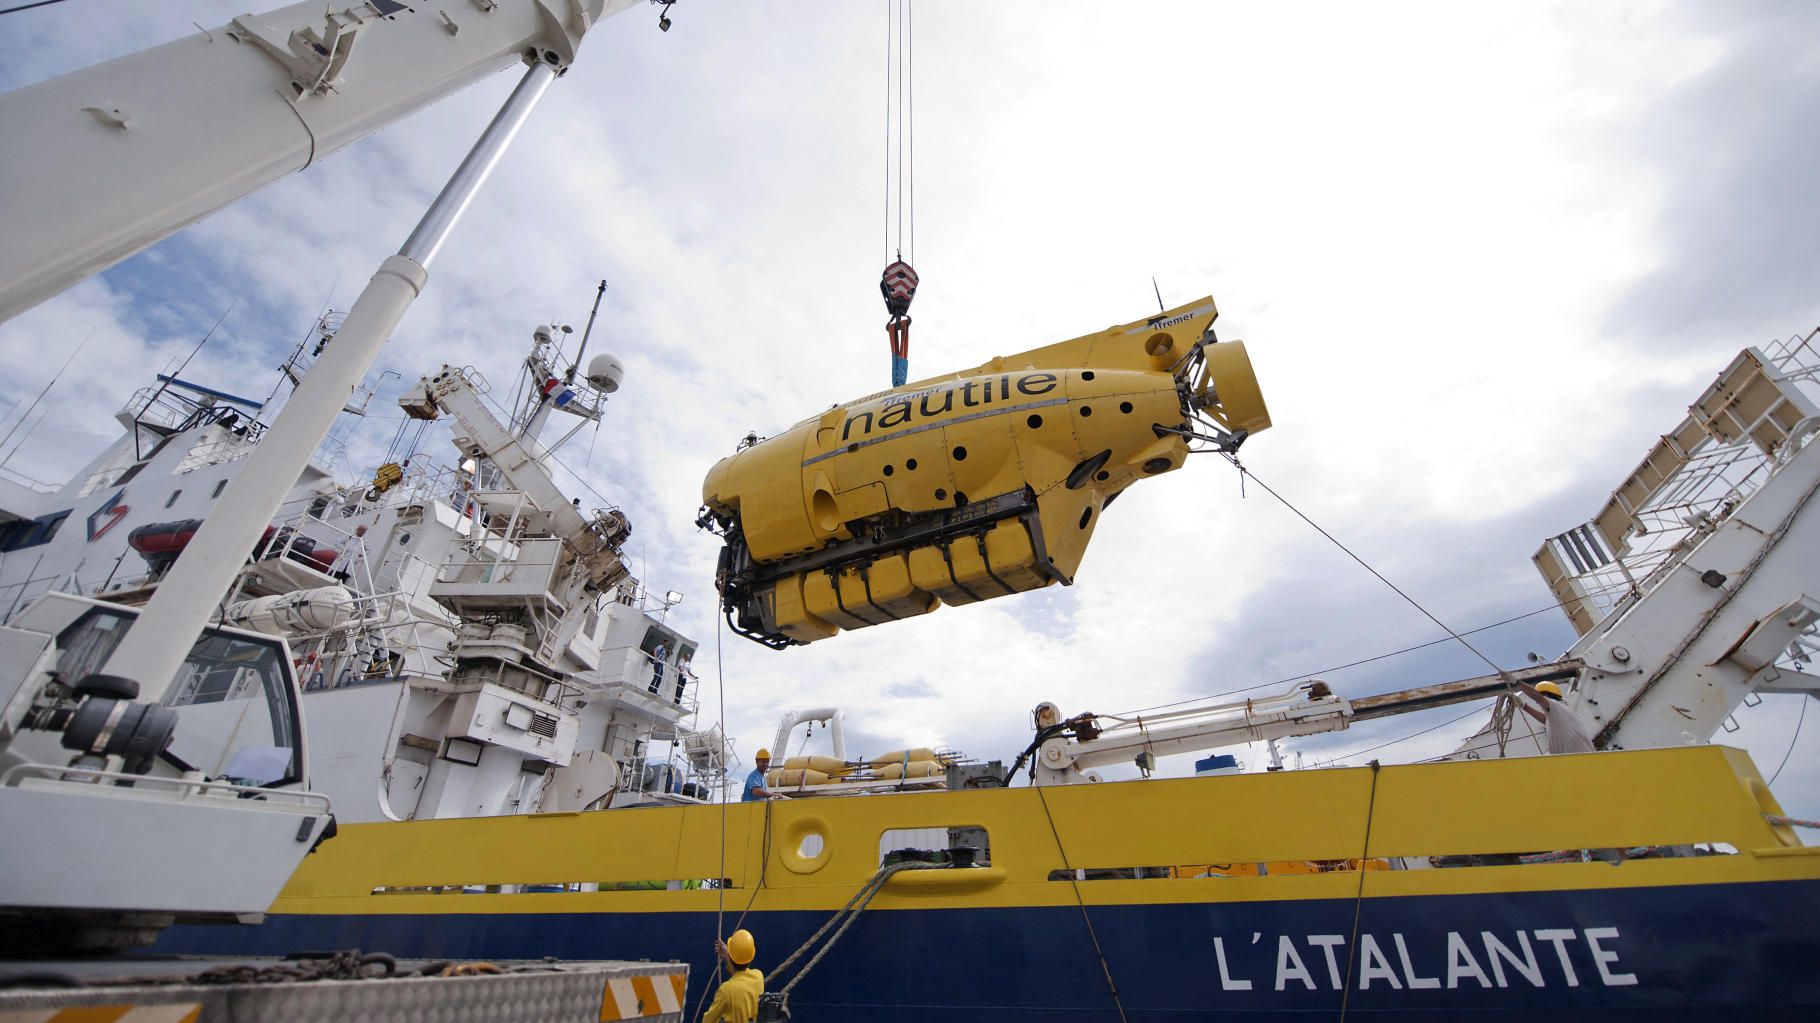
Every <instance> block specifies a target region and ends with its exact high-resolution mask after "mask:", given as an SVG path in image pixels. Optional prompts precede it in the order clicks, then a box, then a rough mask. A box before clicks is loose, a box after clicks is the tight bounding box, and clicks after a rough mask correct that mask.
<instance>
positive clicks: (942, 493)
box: [935, 487, 948, 501]
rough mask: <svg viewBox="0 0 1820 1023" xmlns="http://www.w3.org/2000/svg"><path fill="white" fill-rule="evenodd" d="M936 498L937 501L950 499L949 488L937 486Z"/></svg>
mask: <svg viewBox="0 0 1820 1023" xmlns="http://www.w3.org/2000/svg"><path fill="white" fill-rule="evenodd" d="M935 499H936V500H937V501H946V500H947V499H948V491H947V489H946V488H943V487H936V488H935Z"/></svg>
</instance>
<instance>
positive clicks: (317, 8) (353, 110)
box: [0, 0, 637, 321]
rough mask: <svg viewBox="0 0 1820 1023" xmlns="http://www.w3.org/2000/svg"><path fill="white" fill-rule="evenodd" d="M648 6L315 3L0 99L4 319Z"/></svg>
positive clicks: (562, 61)
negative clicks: (510, 69) (286, 178)
mask: <svg viewBox="0 0 1820 1023" xmlns="http://www.w3.org/2000/svg"><path fill="white" fill-rule="evenodd" d="M636 3H637V0H486V2H478V0H477V2H474V3H471V4H442V5H438V6H437V8H435V9H432V8H429V7H427V6H425V5H414V6H411V7H407V6H406V5H405V4H402V3H398V2H396V0H364V2H354V0H335V2H332V3H330V4H329V5H327V6H326V9H325V5H323V4H322V3H314V2H305V3H298V4H293V5H291V6H289V7H283V8H280V9H278V10H275V11H272V12H270V13H268V14H264V15H258V16H255V15H251V14H247V15H242V16H240V17H238V18H235V19H234V20H233V21H232V22H231V23H229V24H227V25H223V26H220V27H218V28H213V29H206V30H201V31H198V32H197V33H196V34H195V35H191V36H186V37H184V38H182V39H178V40H176V41H174V42H170V43H166V44H164V45H162V46H155V47H152V48H151V49H147V50H141V51H140V52H138V53H134V54H130V55H128V56H125V57H121V58H119V59H117V60H113V61H109V62H106V63H103V64H98V65H95V66H94V67H91V68H86V69H84V70H81V71H75V72H71V73H69V74H66V75H62V76H59V77H57V78H53V79H50V80H48V81H44V82H40V83H38V84H35V85H29V86H26V87H24V88H21V89H16V90H13V91H12V92H9V93H6V94H4V95H0V137H4V138H5V139H6V140H7V142H6V145H4V146H0V182H5V201H4V202H0V237H5V238H7V239H8V242H7V244H6V245H5V246H0V321H4V320H7V319H10V318H12V317H13V316H15V315H17V314H18V313H20V312H23V311H24V310H26V309H29V308H31V307H32V306H34V305H36V304H37V303H39V302H42V301H43V300H45V299H47V298H49V297H51V296H52V295H55V294H57V293H58V292H59V291H62V290H63V289H65V288H67V287H70V286H71V285H73V284H75V283H77V282H78V281H80V280H82V279H83V278H85V277H88V276H89V275H91V274H94V273H96V272H99V271H101V270H105V269H106V268H108V267H110V266H112V265H113V264H115V263H117V262H119V261H120V260H122V259H125V258H126V257H127V256H130V255H132V254H133V253H135V252H138V251H139V250H141V249H143V248H145V247H147V246H149V245H151V244H153V243H155V242H157V241H159V240H160V239H162V238H164V237H165V236H167V235H169V234H171V233H172V232H174V231H177V230H178V229H180V228H183V227H185V226H187V225H189V224H192V223H194V222H196V221H198V220H200V219H202V218H203V217H206V216H208V215H209V214H210V213H213V212H215V211H216V210H218V209H220V208H221V207H223V206H226V205H227V204H229V203H231V202H233V201H235V200H236V199H239V198H240V197H242V196H244V195H246V194H247V193H249V192H252V191H254V190H256V189H258V188H260V187H263V186H265V185H268V184H270V183H271V182H273V181H276V180H277V179H279V178H281V177H283V176H285V175H287V174H291V173H293V172H295V171H299V170H302V169H303V168H305V167H308V166H309V165H311V164H312V163H314V162H316V161H317V160H319V159H321V158H322V157H324V156H327V155H328V154H330V153H332V152H334V151H336V150H337V149H340V148H342V147H343V146H345V145H347V144H348V143H350V142H355V141H357V140H359V139H361V138H364V137H366V136H367V135H370V134H372V133H373V132H375V131H378V130H379V129H381V128H384V127H386V126H387V125H389V124H392V123H393V122H395V121H398V120H400V119H401V118H404V117H407V116H409V115H410V114H412V113H414V112H415V111H417V110H419V109H421V108H422V107H424V106H425V105H427V104H429V103H431V102H433V101H434V100H437V99H440V98H441V97H443V96H447V95H449V94H450V93H453V92H455V91H457V90H459V89H462V88H464V87H466V86H468V85H471V84H473V83H474V82H476V81H479V80H480V79H481V78H483V77H485V76H486V75H488V74H491V73H493V72H496V71H499V70H502V69H503V68H505V67H507V66H509V65H511V64H512V63H514V62H517V61H521V60H522V61H525V62H527V63H531V62H542V63H545V64H548V65H550V66H552V67H557V68H565V67H567V66H568V65H569V63H570V62H571V61H572V60H573V59H574V56H575V49H576V47H577V45H579V43H580V41H581V36H582V34H583V33H584V32H586V31H587V30H588V28H589V27H591V26H592V25H593V24H594V23H595V22H597V21H599V20H600V19H602V18H605V17H608V16H610V15H613V14H616V13H618V12H620V11H622V10H625V9H626V8H628V7H631V6H633V5H634V4H636Z"/></svg>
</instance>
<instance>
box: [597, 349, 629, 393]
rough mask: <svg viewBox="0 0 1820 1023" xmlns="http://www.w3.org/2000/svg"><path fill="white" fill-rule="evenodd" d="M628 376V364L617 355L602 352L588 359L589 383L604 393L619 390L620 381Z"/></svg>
mask: <svg viewBox="0 0 1820 1023" xmlns="http://www.w3.org/2000/svg"><path fill="white" fill-rule="evenodd" d="M625 376H626V365H625V363H623V362H620V361H619V357H618V356H616V355H608V354H606V353H605V352H602V353H601V354H599V355H596V356H595V357H593V358H592V359H589V360H588V383H590V384H593V385H594V387H595V389H596V390H599V391H600V392H601V393H603V394H612V393H613V392H614V391H617V390H619V382H620V381H621V380H624V379H625Z"/></svg>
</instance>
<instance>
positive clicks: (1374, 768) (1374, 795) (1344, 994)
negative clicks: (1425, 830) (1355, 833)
mask: <svg viewBox="0 0 1820 1023" xmlns="http://www.w3.org/2000/svg"><path fill="white" fill-rule="evenodd" d="M1370 766H1371V795H1370V797H1369V798H1368V799H1367V801H1366V803H1365V843H1364V845H1362V846H1361V847H1360V848H1359V887H1358V889H1357V890H1356V891H1355V892H1354V893H1353V897H1352V938H1351V939H1350V940H1349V941H1347V942H1346V984H1345V986H1343V987H1341V988H1340V1023H1346V1010H1347V1008H1348V1006H1349V1004H1350V1002H1351V1000H1352V967H1353V964H1354V963H1355V962H1357V960H1358V955H1359V918H1360V917H1361V916H1362V915H1363V914H1364V912H1365V875H1366V873H1367V871H1366V870H1365V863H1366V860H1367V858H1368V857H1369V856H1370V855H1371V822H1372V820H1374V819H1375V818H1376V817H1377V811H1378V772H1379V770H1380V768H1379V766H1378V762H1377V761H1376V760H1373V761H1372V762H1371V765H1370Z"/></svg>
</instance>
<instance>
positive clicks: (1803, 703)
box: [1769, 695, 1813, 785]
mask: <svg viewBox="0 0 1820 1023" xmlns="http://www.w3.org/2000/svg"><path fill="white" fill-rule="evenodd" d="M1812 698H1813V697H1811V696H1806V695H1803V696H1802V698H1801V713H1800V714H1798V715H1796V717H1795V734H1793V735H1791V736H1789V737H1788V751H1787V752H1785V753H1783V754H1782V762H1781V763H1780V764H1777V765H1776V773H1774V774H1772V775H1770V776H1769V783H1770V784H1771V785H1774V784H1776V779H1777V778H1780V777H1782V769H1783V768H1784V767H1787V766H1788V758H1789V757H1790V756H1791V755H1792V754H1793V753H1794V752H1795V740H1797V739H1799V738H1801V721H1802V719H1803V718H1805V717H1807V701H1808V700H1810V699H1812Z"/></svg>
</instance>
